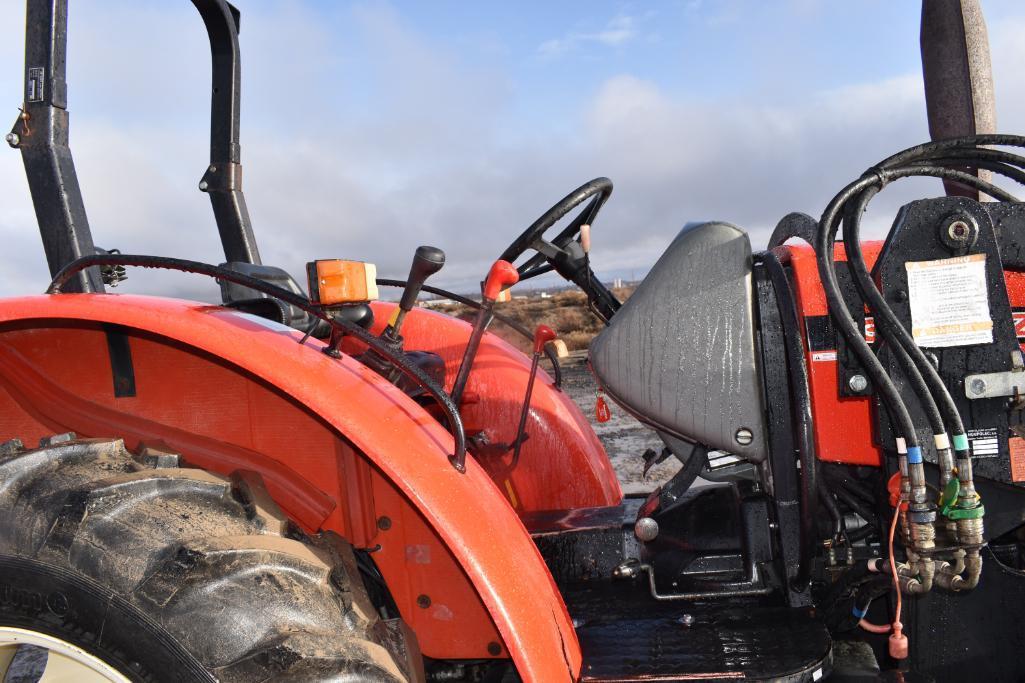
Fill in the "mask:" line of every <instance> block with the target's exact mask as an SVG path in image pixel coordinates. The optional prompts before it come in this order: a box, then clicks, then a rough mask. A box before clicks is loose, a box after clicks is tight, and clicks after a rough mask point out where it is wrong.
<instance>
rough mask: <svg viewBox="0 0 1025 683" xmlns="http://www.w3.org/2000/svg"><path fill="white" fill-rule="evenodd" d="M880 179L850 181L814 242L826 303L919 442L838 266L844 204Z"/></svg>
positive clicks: (908, 436)
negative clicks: (857, 318)
mask: <svg viewBox="0 0 1025 683" xmlns="http://www.w3.org/2000/svg"><path fill="white" fill-rule="evenodd" d="M877 182H880V181H879V180H877V179H876V178H871V177H870V178H865V177H862V178H860V179H858V180H856V181H854V182H853V183H850V184H849V185H848V186H847V187H845V188H844V189H843V190H841V191H840V193H839V194H838V195H836V196H835V197H833V199H832V201H830V202H829V204H828V205H827V206H826V210H825V211H824V212H823V214H822V218H821V219H820V220H819V228H818V231H817V232H816V235H815V244H814V245H813V246H814V247H815V254H816V257H817V258H816V261H817V262H818V270H819V279H820V280H821V281H822V288H823V290H824V291H825V295H826V303H827V304H828V306H829V312H830V314H831V317H832V319H833V322H834V324H835V325H836V327H837V329H838V330H839V331H840V333H841V334H843V336H844V339H845V340H846V341H847V344H848V346H850V348H851V350H852V351H854V354H855V355H856V356H857V357H858V360H859V361H861V365H862V367H864V368H865V372H867V373H868V375H869V378H870V379H871V380H872V383H873V385H874V386H875V387H876V389H877V390H878V391H879V395H880V396H881V397H882V399H883V401H884V402H885V403H886V405H887V407H888V408H889V411H890V414H891V415H892V416H893V417H894V418H895V420H896V423H897V424H896V428H897V429H896V431H897V433H898V434H899V435H900V436H902V437H903V438H904V439H905V440H906V442H907V444H908V445H910V446H918V436H917V434H916V433H915V425H914V423H913V422H912V421H911V414H910V413H909V412H908V409H907V406H906V405H904V402H903V401H902V400H901V397H900V394H899V392H898V391H897V388H896V387H895V386H894V384H893V381H892V380H891V379H890V377H889V375H887V374H886V370H885V369H883V365H882V363H880V362H879V359H877V358H876V357H875V354H874V353H872V349H871V348H869V345H868V342H866V341H865V338H864V337H863V336H862V335H861V331H860V330H859V329H858V326H857V324H856V323H855V322H854V319H853V318H852V317H851V313H850V311H848V310H847V304H846V303H844V300H843V295H842V294H841V293H840V284H839V282H838V281H837V277H836V270H835V267H834V254H833V242H834V240H835V238H836V231H837V228H838V227H839V212H840V210H841V208H842V206H843V205H844V203H846V201H847V199H848V198H849V197H850V196H851V195H853V194H854V193H856V192H859V191H861V190H862V189H864V188H865V187H869V186H871V185H872V184H873V183H877Z"/></svg>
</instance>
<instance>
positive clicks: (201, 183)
mask: <svg viewBox="0 0 1025 683" xmlns="http://www.w3.org/2000/svg"><path fill="white" fill-rule="evenodd" d="M208 187H210V185H209V184H208V183H207V182H206V181H205V180H200V181H199V189H200V190H201V191H203V192H206V189H207V188H208Z"/></svg>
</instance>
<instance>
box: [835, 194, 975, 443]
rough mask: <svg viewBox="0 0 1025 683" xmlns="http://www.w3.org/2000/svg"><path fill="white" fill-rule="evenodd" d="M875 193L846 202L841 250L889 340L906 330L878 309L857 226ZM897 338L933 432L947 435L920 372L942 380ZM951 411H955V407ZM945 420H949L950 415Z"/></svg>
mask: <svg viewBox="0 0 1025 683" xmlns="http://www.w3.org/2000/svg"><path fill="white" fill-rule="evenodd" d="M876 192H877V190H875V188H872V187H870V188H868V189H867V190H865V191H864V192H862V193H861V194H859V195H858V196H857V199H856V201H855V202H853V203H850V204H848V206H847V211H846V215H845V216H844V221H843V241H844V250H845V252H844V253H845V254H846V256H847V267H848V270H849V271H850V272H851V275H852V276H853V279H854V285H855V288H856V289H857V290H858V294H859V295H860V296H861V299H862V300H863V301H864V302H865V303H867V304H868V306H869V308H870V309H871V310H872V311H873V313H876V312H878V320H876V329H877V330H878V331H879V336H880V338H881V339H890V336H891V335H893V334H895V335H897V336H898V337H899V336H900V333H904V335H905V336H907V330H905V329H904V326H903V325H901V324H900V321H899V320H897V318H896V316H895V315H894V314H893V311H892V310H891V309H889V307H887V309H886V310H885V311H882V310H879V309H880V302H882V303H883V304H884V305H885V302H884V301H882V299H883V297H882V294H880V293H879V290H878V288H876V286H875V283H874V282H873V281H872V276H871V275H870V274H869V272H868V268H867V267H866V263H865V256H864V254H863V253H862V251H861V243H860V242H859V241H858V227H859V225H860V224H861V216H862V214H863V213H864V211H865V207H866V206H867V204H868V202H869V201H871V199H872V197H873V196H874V195H875V194H876ZM897 341H898V342H899V343H896V344H894V345H893V353H894V355H895V356H896V358H897V361H898V362H899V363H900V365H901V368H902V369H903V370H904V374H905V375H906V376H907V379H908V381H909V382H910V384H911V387H912V388H913V389H914V392H915V394H916V395H917V396H918V399H919V402H920V403H921V405H922V409H923V410H924V411H925V416H926V419H927V420H928V422H929V426H930V428H931V429H932V432H933V434H934V435H940V434H946V432H947V429H946V427H945V426H944V421H943V417H942V416H941V415H940V411H939V408H938V407H937V406H936V401H935V400H934V398H933V392H935V391H936V387H935V386H934V385H932V384H929V383H928V381H927V380H926V379H925V378H924V377H923V376H922V375H923V372H927V371H931V373H932V375H934V376H935V378H936V381H937V382H939V383H940V384H942V383H943V382H942V380H940V379H939V374H938V373H937V372H936V368H934V367H933V365H932V363H930V362H929V361H928V359H926V358H925V354H923V353H922V350H921V349H919V348H918V346H917V345H913V346H914V351H911V350H910V349H908V348H907V346H906V345H905V344H904V343H903V341H902V340H900V339H898V340H897ZM915 352H917V355H918V356H921V359H922V360H923V361H924V362H925V364H926V365H927V366H928V369H926V368H922V366H921V363H919V362H918V359H917V357H915V356H914V355H913V354H914V353H915ZM948 396H949V394H948ZM954 412H957V411H956V410H955V411H954ZM947 419H948V420H950V416H949V415H948V416H947ZM951 428H952V429H953V428H954V424H953V423H951Z"/></svg>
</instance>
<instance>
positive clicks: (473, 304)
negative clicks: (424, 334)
mask: <svg viewBox="0 0 1025 683" xmlns="http://www.w3.org/2000/svg"><path fill="white" fill-rule="evenodd" d="M521 281H522V278H521ZM377 284H378V285H379V286H381V287H405V286H406V281H405V280H390V279H387V278H377ZM420 291H422V292H427V293H429V294H435V295H437V296H443V297H445V298H446V299H452V301H455V302H456V303H460V304H463V305H464V306H469V307H470V308H472V309H474V310H476V311H479V310H480V308H481V304H480V302H479V301H474V300H473V299H470V298H468V297H465V296H461V295H459V294H456V293H455V292H449V291H448V290H445V289H441V288H440V287H432V286H430V285H423V286H422V287H421V288H420ZM491 315H492V316H494V318H495V320H498V321H499V322H501V323H503V324H505V325H508V326H509V327H511V328H512V329H513V330H515V331H516V332H518V333H519V334H522V335H523V336H524V337H526V338H527V339H529V340H531V342H533V341H534V334H533V333H532V332H531V331H530V330H528V329H527V328H526V327H524V326H523V325H521V324H519V323H518V322H516V321H515V320H513V319H512V318H510V317H509V316H507V315H502V314H501V313H496V312H495V311H492V312H491ZM544 351H545V356H546V357H547V358H548V360H549V361H551V363H552V370H553V371H554V373H555V386H556V388H559V389H561V388H562V366H561V365H560V363H559V355H558V354H557V353H555V352H554V351H552V350H551V349H550V348H549V347H548V345H547V344H546V345H545V349H544Z"/></svg>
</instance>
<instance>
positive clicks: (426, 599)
mask: <svg viewBox="0 0 1025 683" xmlns="http://www.w3.org/2000/svg"><path fill="white" fill-rule="evenodd" d="M416 604H417V605H419V606H420V608H421V609H427V608H428V607H430V606H431V597H430V596H429V595H419V596H417V598H416Z"/></svg>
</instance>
